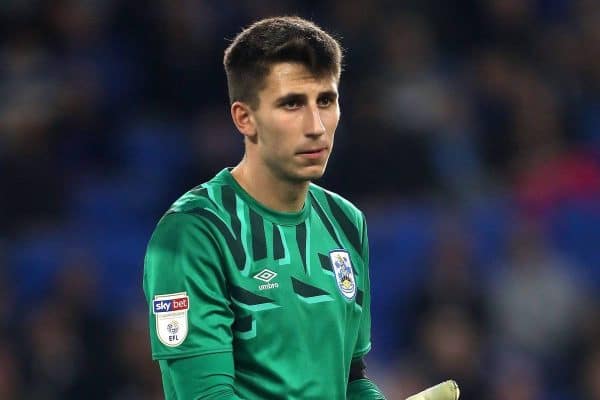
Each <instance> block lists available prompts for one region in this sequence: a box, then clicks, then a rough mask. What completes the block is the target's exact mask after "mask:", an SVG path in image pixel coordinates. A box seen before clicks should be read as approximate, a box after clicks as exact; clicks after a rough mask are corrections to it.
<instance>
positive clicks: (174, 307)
mask: <svg viewBox="0 0 600 400" xmlns="http://www.w3.org/2000/svg"><path fill="white" fill-rule="evenodd" d="M188 308H189V302H188V297H187V296H184V297H178V298H175V299H168V300H154V314H158V313H164V312H172V311H184V310H187V309H188Z"/></svg>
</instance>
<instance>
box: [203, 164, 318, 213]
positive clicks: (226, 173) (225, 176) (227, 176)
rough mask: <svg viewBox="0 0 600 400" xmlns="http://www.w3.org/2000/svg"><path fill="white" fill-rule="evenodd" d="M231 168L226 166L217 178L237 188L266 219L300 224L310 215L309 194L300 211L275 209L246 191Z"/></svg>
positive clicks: (243, 197)
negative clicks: (232, 173)
mask: <svg viewBox="0 0 600 400" xmlns="http://www.w3.org/2000/svg"><path fill="white" fill-rule="evenodd" d="M231 170H233V168H231V167H228V168H224V169H223V170H222V171H221V172H219V173H218V174H217V175H216V176H215V178H216V179H218V180H221V181H222V182H223V183H225V184H227V185H229V186H231V187H232V188H233V189H234V190H235V192H236V194H237V195H238V196H239V197H240V198H241V199H242V200H244V201H245V202H246V203H247V204H248V206H249V207H251V208H252V209H254V211H256V212H257V213H258V214H260V215H261V216H263V217H264V218H265V219H268V220H270V221H272V222H275V223H276V224H279V225H298V224H301V223H302V222H304V220H305V219H306V218H307V217H308V214H309V212H310V208H311V201H310V196H309V195H307V196H306V200H305V202H304V206H303V207H302V209H301V210H300V211H296V212H285V211H277V210H273V209H272V208H269V207H267V206H265V205H263V204H261V203H259V202H258V201H257V200H256V199H255V198H254V197H252V196H251V195H250V194H249V193H248V192H246V190H244V188H243V187H242V186H241V185H240V184H239V183H238V182H237V181H236V180H235V178H234V177H233V175H231Z"/></svg>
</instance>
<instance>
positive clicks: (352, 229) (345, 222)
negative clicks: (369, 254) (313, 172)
mask: <svg viewBox="0 0 600 400" xmlns="http://www.w3.org/2000/svg"><path fill="white" fill-rule="evenodd" d="M325 198H326V199H327V204H329V208H330V209H331V213H332V214H333V218H335V219H336V221H337V223H338V225H339V226H340V227H341V228H342V231H344V235H346V237H347V238H348V240H349V241H350V244H351V245H352V246H353V247H354V248H355V249H356V251H357V252H358V253H359V254H360V253H362V246H361V243H360V235H359V232H358V228H357V227H356V225H354V224H353V223H352V221H350V218H348V216H347V215H346V213H344V210H342V208H341V207H340V206H339V204H338V203H336V201H335V200H334V199H333V197H332V196H331V195H330V194H327V193H325Z"/></svg>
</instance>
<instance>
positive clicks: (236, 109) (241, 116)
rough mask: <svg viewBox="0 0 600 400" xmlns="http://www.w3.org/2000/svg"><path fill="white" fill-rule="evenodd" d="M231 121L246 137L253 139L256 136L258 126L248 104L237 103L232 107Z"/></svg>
mask: <svg viewBox="0 0 600 400" xmlns="http://www.w3.org/2000/svg"><path fill="white" fill-rule="evenodd" d="M231 119H232V120H233V123H234V124H235V127H236V128H237V129H238V131H240V133H241V134H242V135H244V136H245V137H248V138H250V137H252V136H254V135H255V134H256V124H255V121H254V116H253V115H252V109H251V108H250V106H249V105H248V104H246V103H242V102H241V101H236V102H234V103H233V104H232V105H231Z"/></svg>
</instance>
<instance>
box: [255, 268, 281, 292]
mask: <svg viewBox="0 0 600 400" xmlns="http://www.w3.org/2000/svg"><path fill="white" fill-rule="evenodd" d="M276 276H277V272H273V271H271V270H270V269H267V268H265V269H263V270H262V271H260V272H259V273H258V274H256V275H254V279H258V280H259V281H263V282H265V283H264V284H262V285H259V286H258V289H259V290H267V289H274V288H278V287H279V283H277V282H273V283H270V282H271V281H272V280H273V279H274V278H275V277H276Z"/></svg>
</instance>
